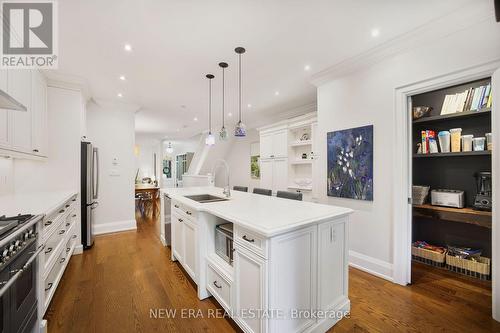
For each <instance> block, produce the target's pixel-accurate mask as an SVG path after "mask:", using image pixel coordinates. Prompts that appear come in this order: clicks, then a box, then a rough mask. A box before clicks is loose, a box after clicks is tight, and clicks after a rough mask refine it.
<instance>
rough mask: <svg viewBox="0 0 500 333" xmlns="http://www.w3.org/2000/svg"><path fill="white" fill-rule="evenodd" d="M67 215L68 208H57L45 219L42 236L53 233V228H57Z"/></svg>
mask: <svg viewBox="0 0 500 333" xmlns="http://www.w3.org/2000/svg"><path fill="white" fill-rule="evenodd" d="M65 216H66V210H64V209H63V208H62V207H61V208H59V209H57V210H56V211H55V212H53V213H52V214H50V215H47V216H46V217H45V218H44V219H43V224H42V226H43V230H42V231H43V232H42V238H46V237H47V236H49V235H50V234H52V232H53V230H54V229H56V228H57V227H58V226H59V225H60V224H61V220H62V219H64V218H65Z"/></svg>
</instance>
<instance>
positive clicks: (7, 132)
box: [0, 69, 48, 158]
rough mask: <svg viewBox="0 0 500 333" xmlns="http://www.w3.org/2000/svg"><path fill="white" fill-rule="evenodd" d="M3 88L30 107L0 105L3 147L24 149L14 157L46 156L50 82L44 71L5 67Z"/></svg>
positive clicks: (1, 76)
mask: <svg viewBox="0 0 500 333" xmlns="http://www.w3.org/2000/svg"><path fill="white" fill-rule="evenodd" d="M0 89H2V90H4V91H5V92H7V93H8V94H9V95H10V96H12V97H13V98H15V99H16V100H17V101H18V102H19V103H21V104H23V105H24V106H25V107H26V108H27V111H13V110H1V109H0V150H6V151H7V152H8V154H9V155H10V154H11V153H12V152H14V153H20V154H17V155H16V154H14V157H16V156H22V157H24V158H26V157H30V156H33V155H34V156H38V157H46V156H47V155H48V154H47V151H48V126H47V121H48V118H47V82H46V81H45V77H44V76H43V74H42V73H40V72H39V71H32V70H21V69H12V70H1V71H0ZM0 153H1V152H0Z"/></svg>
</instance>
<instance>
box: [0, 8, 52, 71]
mask: <svg viewBox="0 0 500 333" xmlns="http://www.w3.org/2000/svg"><path fill="white" fill-rule="evenodd" d="M56 19H57V17H56V4H55V2H54V1H50V0H47V1H36V0H35V1H31V2H23V1H3V2H2V20H3V22H2V23H3V24H2V34H1V38H2V41H1V45H2V54H1V57H2V58H1V62H0V67H2V68H46V69H47V68H50V69H54V68H57V38H56V28H57V26H56V22H57V20H56Z"/></svg>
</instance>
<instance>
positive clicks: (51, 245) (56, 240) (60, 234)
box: [43, 224, 66, 270]
mask: <svg viewBox="0 0 500 333" xmlns="http://www.w3.org/2000/svg"><path fill="white" fill-rule="evenodd" d="M65 236H66V226H65V225H64V224H60V226H59V228H58V229H57V230H55V232H54V233H52V235H51V236H50V237H49V239H47V241H46V243H45V250H44V254H43V255H44V263H45V265H44V269H45V270H47V269H48V268H49V267H50V265H51V264H52V262H53V260H54V256H55V255H56V254H57V253H58V249H60V247H61V246H62V243H63V241H64V239H65Z"/></svg>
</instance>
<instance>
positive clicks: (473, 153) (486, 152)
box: [413, 150, 491, 158]
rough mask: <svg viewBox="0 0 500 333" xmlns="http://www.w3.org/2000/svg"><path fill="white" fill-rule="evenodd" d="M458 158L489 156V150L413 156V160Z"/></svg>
mask: <svg viewBox="0 0 500 333" xmlns="http://www.w3.org/2000/svg"><path fill="white" fill-rule="evenodd" d="M459 156H462V157H463V156H491V150H483V151H462V152H458V153H434V154H413V158H436V157H459Z"/></svg>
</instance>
